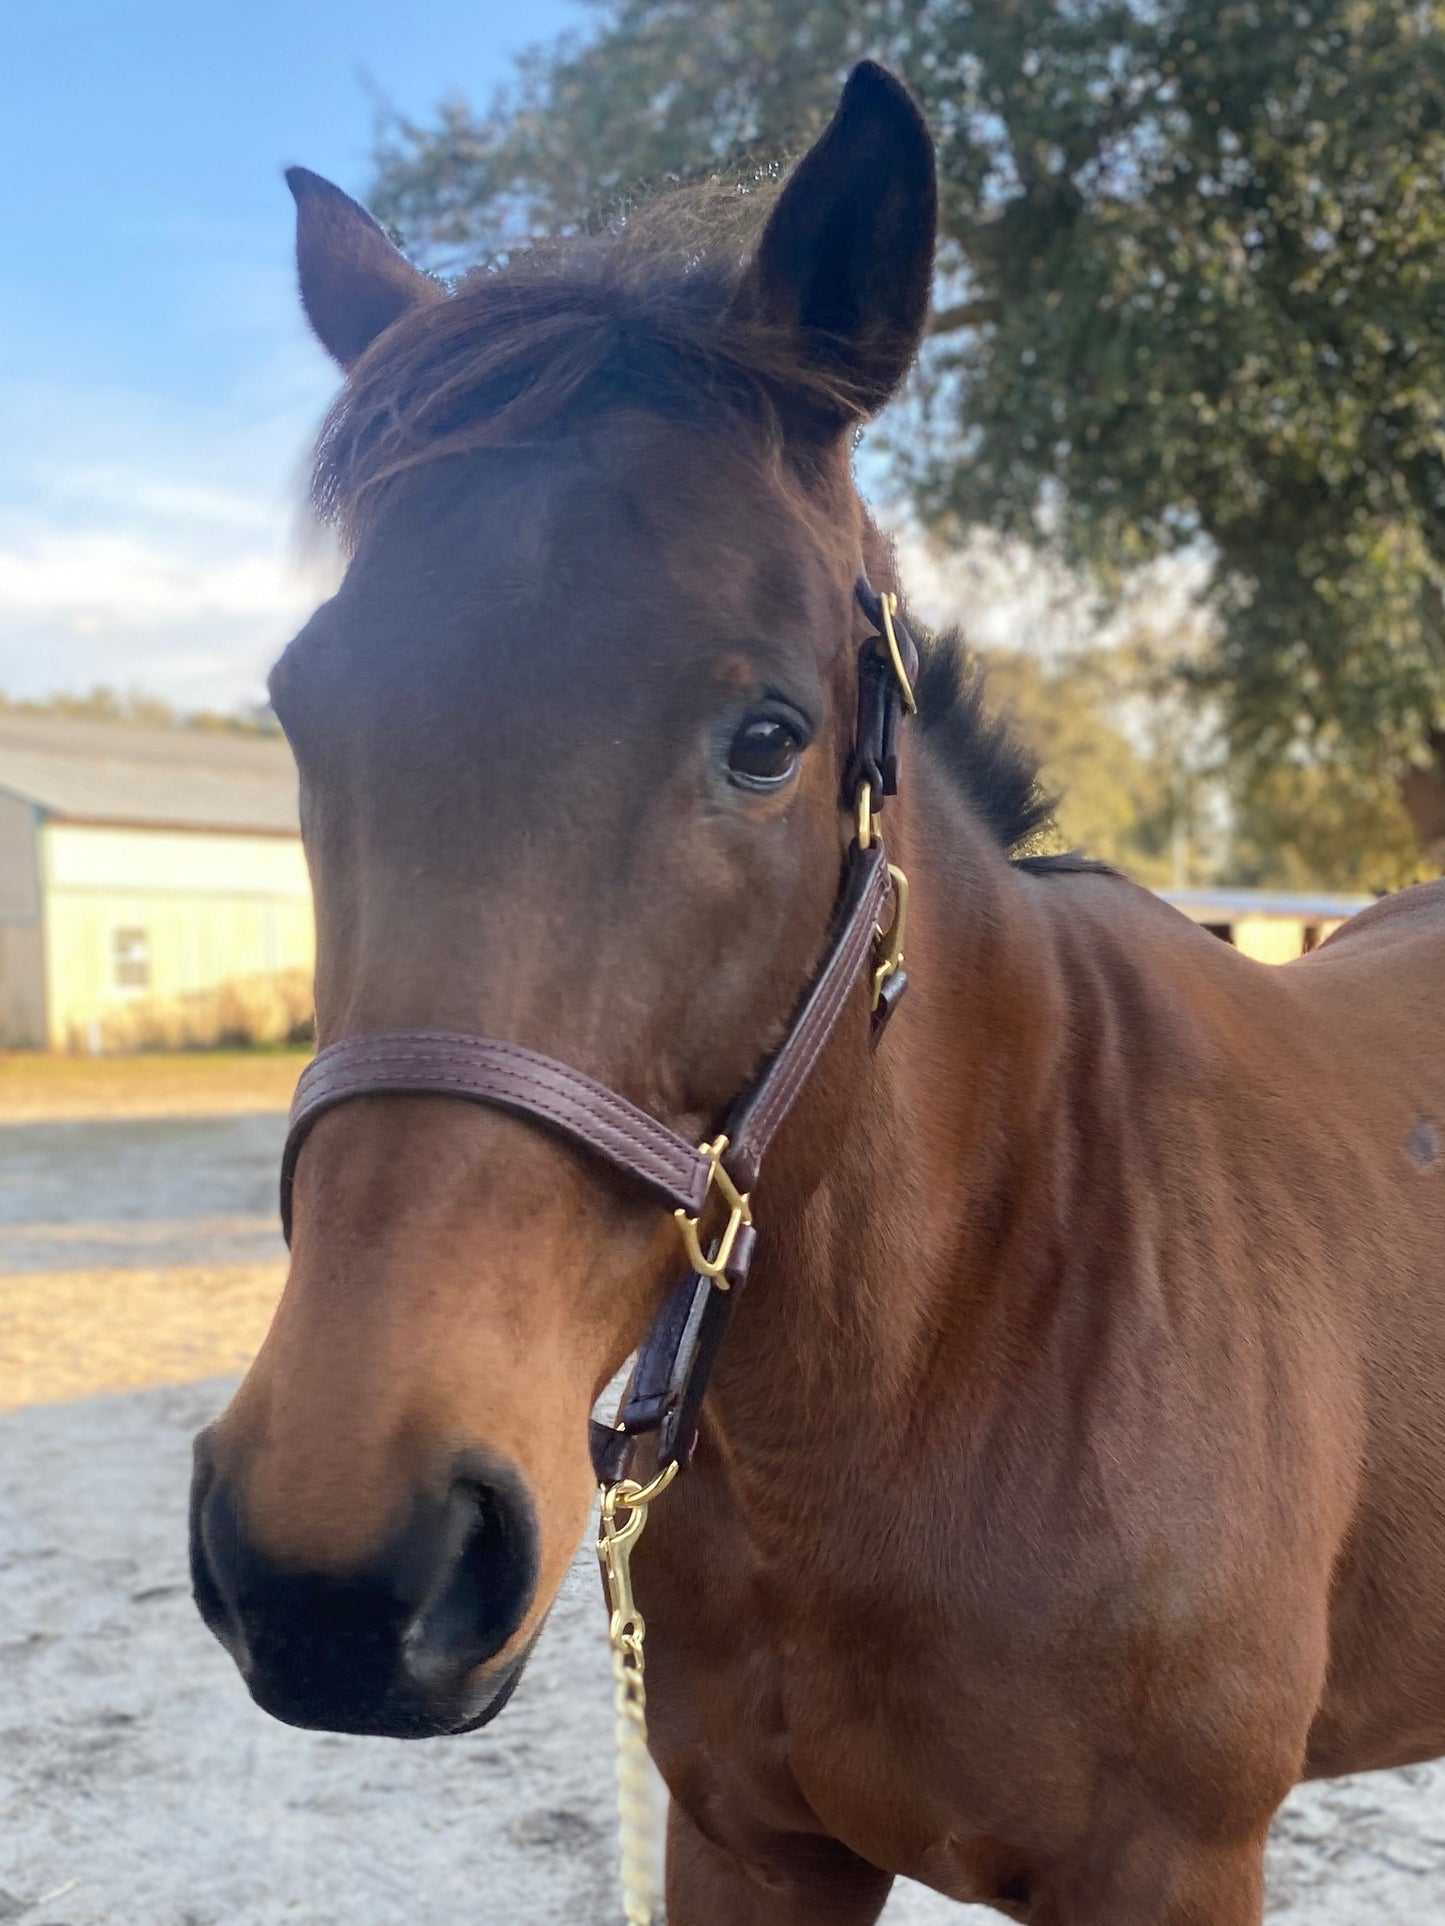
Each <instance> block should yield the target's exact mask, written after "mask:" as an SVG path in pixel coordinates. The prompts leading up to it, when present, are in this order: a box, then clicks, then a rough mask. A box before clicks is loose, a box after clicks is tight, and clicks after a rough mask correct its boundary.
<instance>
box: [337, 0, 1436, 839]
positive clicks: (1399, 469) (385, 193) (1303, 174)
mask: <svg viewBox="0 0 1445 1926" xmlns="http://www.w3.org/2000/svg"><path fill="white" fill-rule="evenodd" d="M594 4H595V6H596V14H597V18H596V23H595V29H594V30H593V31H591V32H590V33H588V34H585V35H583V36H580V37H577V38H574V39H572V40H570V41H564V42H562V43H560V44H558V45H556V46H554V47H551V48H547V49H543V50H540V51H538V52H536V53H534V54H533V55H532V56H530V57H529V58H528V59H527V60H526V61H525V62H524V63H523V65H522V67H521V69H520V72H519V77H518V80H517V83H516V85H515V86H514V87H513V88H512V89H511V90H510V91H508V92H506V93H504V94H503V95H500V96H499V97H498V98H497V99H495V100H494V101H493V102H492V103H491V105H490V106H489V107H488V109H487V110H486V111H485V112H483V113H480V114H477V113H473V112H471V111H470V110H469V109H468V108H467V107H466V106H465V105H463V104H462V103H460V102H453V103H451V104H450V105H448V106H447V107H445V108H444V109H443V111H442V114H441V117H440V119H439V121H438V122H437V123H436V124H435V125H431V126H419V125H415V124H408V123H404V122H400V121H393V122H392V123H391V124H390V125H389V127H388V129H387V130H386V132H385V135H384V138H383V143H382V149H381V153H380V157H379V178H378V183H377V190H376V194H375V204H376V205H377V207H378V210H379V211H380V212H381V214H382V216H383V218H385V219H387V220H389V221H390V222H392V223H393V224H394V226H395V227H396V228H397V229H398V230H399V231H400V233H401V235H402V236H403V238H404V239H405V240H406V241H407V242H408V243H409V244H410V245H411V246H413V248H415V249H416V250H417V251H418V252H419V253H420V254H421V255H422V257H423V258H427V259H429V260H431V261H432V262H433V263H434V264H439V265H442V266H444V267H456V266H459V265H464V264H467V263H472V262H477V261H484V260H486V259H488V258H492V257H495V256H497V255H499V254H505V253H506V252H507V251H508V250H510V249H511V248H514V247H515V246H516V245H517V243H518V241H519V240H520V239H522V238H524V237H525V236H527V235H529V234H531V233H534V232H539V231H547V232H554V233H555V232H558V231H565V230H567V229H570V228H578V227H582V226H585V225H586V224H587V223H588V222H589V221H593V220H596V219H598V218H600V217H605V216H606V215H607V214H608V213H609V212H610V211H615V209H616V208H617V207H618V206H619V204H622V203H625V201H626V198H627V196H628V195H629V194H630V193H631V192H633V191H634V190H635V189H636V188H637V187H638V186H639V185H640V184H642V183H649V182H657V181H659V180H662V179H666V178H669V177H678V176H688V175H693V174H696V173H698V172H708V171H716V170H719V169H723V170H726V169H730V168H736V167H738V166H740V165H742V164H743V163H744V162H754V163H755V162H757V161H758V160H759V159H761V160H762V161H763V162H765V163H767V162H775V161H776V160H777V159H778V158H780V157H782V156H784V155H785V154H787V153H788V152H790V151H795V150H796V149H797V148H798V147H799V146H800V145H801V144H802V143H803V142H804V141H805V140H806V139H807V138H808V137H809V136H810V135H811V134H812V133H813V132H814V131H816V129H817V128H818V127H819V126H820V124H821V123H822V121H823V120H824V119H825V117H826V115H827V113H828V112H829V111H830V109H831V106H832V104H833V101H834V99H835V97H836V91H837V86H838V82H839V79H840V77H841V75H842V74H843V73H844V72H845V71H846V69H847V67H848V65H849V64H850V63H851V62H852V61H853V60H854V59H855V58H857V57H858V56H859V55H861V54H864V53H870V54H873V55H876V56H877V57H879V58H881V59H883V60H885V61H887V62H888V63H889V64H891V65H892V66H894V67H895V68H896V69H897V70H898V71H899V72H900V73H901V74H902V75H903V76H904V78H905V79H906V80H907V81H908V83H909V85H910V86H911V87H912V88H913V90H914V92H915V93H916V95H917V96H918V97H919V99H920V101H921V102H922V104H923V106H924V108H925V110H926V112H927V114H928V116H929V119H930V122H931V125H932V126H933V129H934V131H935V134H936V135H937V137H938V142H939V162H940V169H941V183H942V238H941V249H942V252H941V273H940V278H939V290H938V303H937V311H936V317H935V321H936V327H935V333H934V335H933V337H932V340H931V342H930V345H929V348H928V350H927V351H926V353H925V357H924V364H923V368H922V371H921V376H920V381H919V385H918V389H917V393H916V397H915V406H914V408H913V409H912V410H911V411H910V412H908V413H907V414H906V415H905V420H906V422H907V425H908V432H907V434H906V436H905V435H897V434H895V436H894V440H893V450H892V453H893V462H894V472H895V479H896V480H897V481H898V482H900V483H902V484H903V485H904V486H905V487H906V490H907V492H908V495H909V497H910V499H911V501H912V503H913V505H914V508H915V510H916V512H917V514H918V515H919V518H920V519H921V521H922V522H923V523H924V524H925V525H926V526H928V527H930V528H932V529H934V530H936V531H940V532H942V533H943V534H944V535H945V536H947V535H948V534H950V533H957V532H959V531H962V530H964V529H966V528H969V527H972V526H976V525H979V524H984V525H988V526H991V527H993V528H995V529H1000V530H1003V531H1006V532H1009V533H1012V534H1016V535H1022V536H1024V537H1025V538H1026V539H1028V540H1030V541H1033V542H1048V543H1051V544H1053V545H1054V546H1055V547H1056V548H1057V549H1058V550H1060V551H1061V552H1062V553H1063V554H1065V555H1066V556H1068V557H1069V558H1070V559H1072V560H1074V561H1077V562H1079V563H1082V564H1085V565H1087V566H1088V567H1089V568H1090V569H1092V570H1094V571H1096V572H1097V573H1098V574H1100V575H1101V576H1103V577H1105V578H1108V577H1109V576H1111V575H1113V576H1118V575H1119V574H1121V573H1122V572H1124V571H1126V570H1128V569H1129V568H1130V567H1131V566H1133V565H1136V564H1138V563H1140V562H1142V561H1145V560H1147V559H1148V558H1150V557H1153V556H1157V555H1160V554H1166V553H1169V552H1171V551H1179V550H1193V551H1195V552H1198V551H1199V550H1200V549H1204V550H1206V551H1207V552H1208V553H1210V554H1211V555H1212V557H1213V558H1214V563H1215V566H1214V570H1213V574H1212V577H1211V588H1210V594H1211V598H1212V600H1213V603H1214V605H1215V607H1216V608H1217V610H1218V611H1219V613H1220V615H1221V618H1222V619H1221V620H1220V621H1219V622H1218V624H1217V625H1216V627H1215V636H1216V640H1215V644H1214V646H1213V648H1212V649H1211V651H1210V653H1209V655H1208V657H1207V658H1206V659H1205V660H1204V661H1203V662H1200V663H1196V664H1194V666H1193V669H1192V673H1194V674H1195V675H1196V676H1197V677H1198V678H1199V679H1200V680H1201V681H1202V682H1203V683H1205V684H1207V685H1208V686H1209V687H1211V688H1212V689H1213V690H1214V691H1216V692H1217V693H1218V694H1219V695H1220V696H1221V698H1222V700H1223V704H1224V713H1225V715H1226V718H1227V722H1228V725H1229V728H1230V731H1231V734H1232V738H1233V741H1234V743H1235V745H1236V748H1237V749H1238V750H1239V751H1241V752H1243V753H1245V754H1247V755H1250V756H1253V757H1254V758H1255V759H1256V761H1261V760H1262V763H1263V765H1265V766H1267V765H1268V764H1269V763H1278V762H1280V761H1281V759H1288V758H1291V757H1296V758H1297V757H1300V756H1305V757H1307V758H1308V760H1309V761H1310V762H1311V763H1312V764H1313V765H1314V766H1316V767H1319V768H1323V769H1326V770H1328V769H1329V768H1330V767H1331V765H1335V766H1337V767H1338V768H1339V769H1340V770H1341V771H1342V772H1343V777H1342V779H1343V780H1347V781H1348V782H1350V783H1353V784H1354V785H1355V787H1356V788H1357V789H1358V787H1359V785H1360V784H1361V783H1362V782H1376V783H1378V781H1379V779H1380V774H1381V772H1382V771H1385V772H1388V774H1389V775H1390V777H1391V778H1392V779H1393V778H1395V777H1398V776H1400V775H1402V774H1403V773H1404V772H1405V770H1406V769H1407V767H1408V766H1410V765H1411V764H1413V765H1414V766H1415V768H1416V770H1417V774H1416V776H1415V777H1414V779H1413V787H1411V786H1408V785H1407V790H1406V794H1407V798H1410V797H1416V798H1419V797H1423V798H1424V801H1425V803H1426V804H1427V805H1430V806H1431V807H1433V806H1436V805H1438V806H1439V807H1441V809H1442V810H1445V0H954V3H953V4H950V5H947V6H940V5H938V4H936V0H812V4H809V5H806V6H799V4H798V0H594ZM1432 798H1433V799H1434V800H1433V802H1432ZM1413 808H1414V803H1413V801H1412V809H1413ZM1414 813H1415V818H1416V822H1417V826H1418V827H1419V828H1420V830H1421V834H1422V835H1426V834H1428V833H1431V832H1429V830H1428V819H1429V815H1430V807H1425V808H1423V809H1415V810H1414ZM1442 820H1445V817H1442Z"/></svg>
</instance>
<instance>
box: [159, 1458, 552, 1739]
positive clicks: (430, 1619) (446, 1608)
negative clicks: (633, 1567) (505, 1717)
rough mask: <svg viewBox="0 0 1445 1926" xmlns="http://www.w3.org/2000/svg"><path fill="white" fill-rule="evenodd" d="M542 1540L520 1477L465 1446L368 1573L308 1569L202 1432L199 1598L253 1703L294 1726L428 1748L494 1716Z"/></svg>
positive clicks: (195, 1486)
mask: <svg viewBox="0 0 1445 1926" xmlns="http://www.w3.org/2000/svg"><path fill="white" fill-rule="evenodd" d="M537 1543H538V1540H537V1527H536V1521H535V1516H534V1513H533V1508H532V1503H531V1499H530V1497H529V1496H528V1493H527V1490H526V1487H525V1486H524V1485H523V1483H522V1481H521V1479H520V1478H519V1477H518V1476H517V1475H516V1474H515V1473H514V1472H512V1471H511V1470H510V1469H508V1468H506V1467H504V1466H500V1465H498V1464H497V1463H496V1462H495V1461H494V1460H492V1459H487V1458H483V1457H482V1456H481V1455H480V1454H479V1453H475V1452H464V1453H462V1454H461V1455H460V1456H459V1457H458V1458H457V1459H456V1460H455V1461H454V1463H453V1465H452V1467H451V1475H450V1479H449V1480H448V1481H447V1482H446V1483H445V1486H444V1488H442V1489H440V1490H438V1491H425V1492H419V1493H418V1494H417V1495H416V1497H415V1498H414V1500H413V1501H412V1505H411V1509H410V1515H409V1516H407V1517H406V1518H405V1519H404V1520H403V1521H402V1522H401V1524H400V1525H399V1526H398V1527H397V1528H396V1529H395V1530H394V1531H393V1532H392V1533H391V1535H390V1537H389V1538H388V1540H387V1542H386V1543H385V1545H384V1546H383V1547H382V1548H381V1549H380V1550H379V1551H378V1552H377V1554H376V1555H375V1556H374V1557H373V1558H371V1559H369V1560H368V1561H367V1563H366V1564H365V1565H364V1566H362V1567H359V1568H357V1569H355V1570H350V1571H346V1572H334V1571H308V1570H306V1569H304V1568H303V1567H301V1566H298V1565H297V1564H295V1563H292V1562H289V1561H288V1562H282V1561H278V1560H276V1559H273V1558H271V1557H270V1556H268V1555H267V1553H266V1552H265V1551H264V1550H263V1549H262V1548H261V1547H259V1546H258V1545H257V1544H256V1542H255V1540H254V1538H253V1537H252V1536H251V1534H250V1533H249V1532H248V1530H247V1525H246V1517H245V1507H244V1503H243V1502H242V1500H241V1497H240V1495H239V1494H238V1492H237V1490H236V1488H235V1486H234V1484H233V1483H232V1482H231V1481H230V1480H229V1479H228V1478H227V1477H226V1476H225V1475H224V1474H223V1473H222V1472H221V1471H220V1470H219V1469H218V1468H217V1466H216V1463H215V1459H214V1456H213V1451H212V1442H211V1434H210V1433H209V1432H208V1431H203V1432H202V1433H201V1434H200V1436H199V1437H198V1438H197V1439H196V1453H195V1475H194V1478H193V1481H192V1486H191V1581H192V1586H193V1589H194V1593H195V1599H196V1604H197V1607H198V1608H199V1610H200V1613H201V1616H202V1618H203V1619H204V1620H205V1622H206V1624H207V1625H208V1626H209V1627H210V1629H211V1631H212V1632H213V1633H214V1634H215V1635H216V1637H217V1638H218V1639H219V1640H220V1642H221V1644H222V1645H224V1646H225V1648H226V1650H227V1651H228V1652H229V1653H230V1654H231V1657H232V1658H233V1659H234V1660H235V1661H236V1664H237V1666H238V1668H239V1669H240V1672H241V1676H242V1677H243V1678H244V1679H245V1681H246V1685H247V1687H248V1689H249V1690H250V1693H251V1696H252V1698H254V1699H255V1701H256V1703H257V1704H258V1705H259V1706H260V1707H261V1708H262V1710H263V1711H265V1712H269V1713H270V1714H271V1715H272V1717H273V1718H277V1719H282V1720H284V1721H285V1722H286V1723H287V1724H288V1725H299V1726H305V1727H310V1728H313V1729H319V1730H322V1731H328V1732H355V1733H368V1734H371V1735H374V1736H378V1737H383V1738H401V1739H422V1738H434V1737H438V1736H441V1735H443V1734H447V1733H455V1732H466V1731H470V1730H472V1729H473V1728H475V1727H476V1726H479V1725H485V1724H486V1723H487V1721H488V1720H489V1719H493V1718H495V1717H496V1715H497V1713H498V1712H500V1711H501V1709H502V1707H503V1706H504V1705H505V1704H506V1702H507V1700H508V1699H509V1698H510V1697H511V1694H512V1692H513V1691H514V1689H515V1688H516V1685H517V1682H518V1680H519V1679H520V1677H521V1674H522V1669H523V1667H524V1665H525V1663H526V1660H527V1657H528V1650H529V1649H530V1648H525V1649H523V1650H521V1651H520V1652H517V1653H515V1654H513V1655H512V1656H511V1657H509V1658H508V1659H507V1660H506V1661H505V1662H504V1663H502V1664H499V1665H497V1666H495V1667H494V1668H493V1669H492V1670H490V1671H488V1670H487V1669H486V1668H487V1667H488V1665H489V1662H490V1661H492V1660H495V1659H496V1658H497V1656H498V1654H499V1653H501V1652H502V1651H503V1650H504V1649H505V1648H506V1646H507V1645H508V1644H509V1643H510V1641H511V1640H512V1639H513V1638H514V1637H515V1635H516V1633H517V1631H518V1629H519V1628H520V1626H521V1625H522V1624H523V1622H524V1621H525V1619H526V1616H527V1612H528V1609H529V1607H530V1605H531V1603H532V1599H533V1596H534V1593H535V1590H536V1584H537V1562H538V1553H537Z"/></svg>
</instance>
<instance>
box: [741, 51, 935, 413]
mask: <svg viewBox="0 0 1445 1926" xmlns="http://www.w3.org/2000/svg"><path fill="white" fill-rule="evenodd" d="M937 223H938V183H937V176H936V172H935V168H934V161H933V142H932V140H931V139H930V137H929V133H928V129H927V128H926V127H925V126H924V124H923V117H922V115H921V114H920V113H919V111H918V109H917V108H916V107H915V106H914V104H913V102H912V100H911V99H910V98H909V96H908V94H907V92H906V91H905V89H904V88H903V86H902V85H901V84H900V83H899V82H898V81H896V80H895V79H894V78H893V76H892V74H890V73H888V72H887V71H886V70H885V69H884V68H882V67H880V66H877V65H876V64H875V63H874V62H873V61H871V60H865V61H863V62H862V64H861V65H859V66H857V67H855V68H854V69H853V71H852V73H851V74H850V75H849V77H848V82H847V85H846V86H845V87H844V89H843V97H842V99H841V100H840V101H839V103H838V110H837V112H836V113H835V114H834V116H833V119H832V121H831V122H830V123H829V125H828V127H827V129H826V130H825V132H824V133H823V135H822V137H821V138H820V139H819V141H818V142H817V144H816V146H814V147H812V148H811V149H810V150H809V151H808V153H807V154H805V155H804V156H803V159H802V160H801V161H800V162H799V163H798V166H797V167H796V169H795V170H794V172H793V174H792V176H791V178H790V179H789V181H788V183H787V185H786V186H785V187H784V189H783V191H782V194H781V195H780V196H779V198H778V202H777V205H776V207H775V208H774V209H773V212H772V215H771V216H770V218H769V220H768V224H767V226H766V227H765V228H764V230H763V235H762V239H761V241H760V242H759V244H758V251H757V253H756V255H755V256H754V258H753V260H752V262H751V263H750V265H749V267H748V269H747V271H746V273H745V275H744V279H743V285H742V288H741V289H740V290H739V297H738V299H739V304H740V306H742V307H743V308H744V310H745V311H746V312H749V313H751V314H753V315H756V316H758V317H759V318H761V319H763V320H765V321H767V322H769V323H771V324H773V325H774V326H777V327H780V328H782V329H784V330H787V331H790V332H792V333H793V334H794V335H796V337H797V354H798V358H799V360H800V361H801V363H802V364H803V366H804V367H805V368H806V369H807V370H808V371H809V372H810V373H813V374H815V375H821V376H822V377H823V378H824V381H823V385H824V386H825V387H826V386H827V385H828V383H829V382H830V381H832V382H835V383H836V391H837V393H838V397H839V399H838V404H837V406H836V407H835V409H834V410H833V411H832V412H833V417H834V419H833V423H832V425H833V426H835V427H842V426H843V425H844V424H845V423H846V422H848V421H850V420H856V419H857V418H858V417H859V416H860V415H871V414H873V413H874V412H875V411H876V410H877V409H879V408H881V407H882V406H883V404H884V402H885V401H887V399H888V398H889V396H890V395H891V394H892V393H893V391H894V390H895V389H896V388H897V386H898V384H899V383H900V382H901V381H902V379H903V377H904V375H905V374H906V373H907V372H908V369H909V366H910V364H911V363H912V361H913V357H914V356H915V354H917V352H918V347H919V343H920V342H921V341H922V339H923V333H924V328H925V326H926V324H927V320H928V303H929V296H930V292H931V287H932V281H933V246H934V235H935V232H936V229H937ZM807 385H808V386H810V387H813V386H815V384H814V383H813V382H809V383H808V384H807ZM850 404H851V405H850ZM825 412H828V410H827V409H826V408H825Z"/></svg>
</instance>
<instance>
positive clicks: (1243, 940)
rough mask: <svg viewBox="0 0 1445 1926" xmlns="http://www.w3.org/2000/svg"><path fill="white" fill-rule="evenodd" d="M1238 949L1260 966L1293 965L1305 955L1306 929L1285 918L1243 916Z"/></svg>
mask: <svg viewBox="0 0 1445 1926" xmlns="http://www.w3.org/2000/svg"><path fill="white" fill-rule="evenodd" d="M1234 947H1235V948H1236V949H1237V950H1238V951H1239V953H1240V955H1241V956H1252V957H1253V958H1254V960H1255V962H1256V963H1291V962H1293V961H1294V959H1295V957H1297V956H1303V954H1304V949H1305V925H1304V924H1303V923H1299V922H1296V921H1295V920H1294V919H1293V918H1292V917H1285V916H1241V917H1239V918H1237V919H1236V921H1235V925H1234Z"/></svg>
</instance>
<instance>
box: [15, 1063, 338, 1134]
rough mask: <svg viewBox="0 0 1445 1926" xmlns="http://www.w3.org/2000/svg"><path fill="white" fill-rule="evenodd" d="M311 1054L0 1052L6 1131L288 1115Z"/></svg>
mask: <svg viewBox="0 0 1445 1926" xmlns="http://www.w3.org/2000/svg"><path fill="white" fill-rule="evenodd" d="M309 1054H310V1052H309V1051H307V1050H195V1051H179V1052H176V1053H174V1054H170V1053H161V1052H157V1053H155V1054H154V1055H138V1056H115V1057H60V1056H50V1055H48V1054H46V1053H44V1052H41V1051H30V1050H0V1124H7V1123H42V1122H51V1123H53V1122H58V1121H60V1120H62V1119H72V1120H73V1119H77V1118H85V1117H104V1118H114V1117H218V1116H223V1115H229V1114H231V1113H234V1112H237V1111H245V1110H285V1109H286V1108H287V1107H288V1105H289V1104H290V1102H291V1092H292V1091H293V1090H294V1089H295V1088H296V1079H297V1078H298V1077H299V1076H300V1074H301V1070H302V1066H303V1065H304V1064H305V1062H306V1059H307V1057H308V1056H309Z"/></svg>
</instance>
